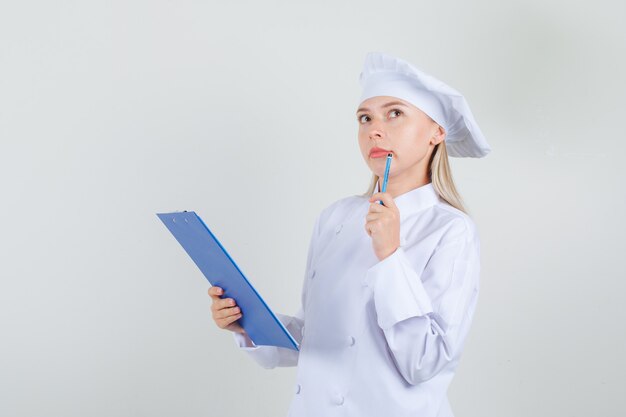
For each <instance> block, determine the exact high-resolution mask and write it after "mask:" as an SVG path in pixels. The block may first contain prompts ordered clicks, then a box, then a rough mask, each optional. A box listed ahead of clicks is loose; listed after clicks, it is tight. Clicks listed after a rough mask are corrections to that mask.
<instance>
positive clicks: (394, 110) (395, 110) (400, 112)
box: [389, 109, 402, 115]
mask: <svg viewBox="0 0 626 417" xmlns="http://www.w3.org/2000/svg"><path fill="white" fill-rule="evenodd" d="M393 112H398V115H400V114H402V111H400V110H398V109H393V110H391V111H390V112H389V114H391V113H393Z"/></svg>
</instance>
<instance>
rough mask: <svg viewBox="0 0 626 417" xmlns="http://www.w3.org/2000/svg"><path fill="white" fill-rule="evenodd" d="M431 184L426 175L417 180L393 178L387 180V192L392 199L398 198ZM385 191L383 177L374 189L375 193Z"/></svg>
mask: <svg viewBox="0 0 626 417" xmlns="http://www.w3.org/2000/svg"><path fill="white" fill-rule="evenodd" d="M428 183H430V180H429V179H428V176H426V175H424V176H422V177H420V178H418V179H415V178H406V179H401V178H396V177H394V178H391V177H389V178H388V179H387V190H386V191H385V192H387V193H389V194H391V197H392V198H396V197H397V196H399V195H402V194H404V193H407V192H409V191H411V190H414V189H416V188H419V187H421V186H423V185H426V184H428ZM382 189H383V179H382V178H381V177H379V178H378V185H377V187H376V188H375V189H374V192H379V190H380V191H382Z"/></svg>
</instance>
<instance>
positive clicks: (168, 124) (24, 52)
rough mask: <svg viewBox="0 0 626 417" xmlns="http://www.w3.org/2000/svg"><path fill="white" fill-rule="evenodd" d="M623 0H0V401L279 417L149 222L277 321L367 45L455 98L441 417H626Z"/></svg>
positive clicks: (197, 279)
mask: <svg viewBox="0 0 626 417" xmlns="http://www.w3.org/2000/svg"><path fill="white" fill-rule="evenodd" d="M624 16H626V3H624V2H623V1H617V0H614V1H606V0H601V1H597V2H594V3H589V2H584V3H583V2H571V1H565V0H561V1H552V2H545V1H538V0H535V1H515V2H493V1H486V0H483V1H466V2H423V1H400V2H398V1H390V2H381V1H376V2H375V1H359V2H338V1H333V2H330V1H328V2H324V1H316V2H308V3H299V2H287V1H284V2H277V1H273V2H268V1H265V2H253V1H236V2H216V1H163V0H153V1H87V2H78V1H73V2H70V1H56V2H48V1H13V2H10V1H6V0H2V2H1V3H0V185H1V188H0V190H1V204H0V217H1V219H2V220H1V225H2V228H1V230H0V257H1V260H0V415H1V416H11V417H13V416H14V417H26V416H28V417H31V416H32V417H34V416H44V415H45V416H47V417H56V416H59V417H60V416H63V417H73V416H94V417H100V416H150V417H157V416H172V415H181V416H188V417H191V416H217V415H222V414H226V413H228V414H229V415H234V416H243V415H253V414H254V415H259V416H269V415H272V416H281V415H286V411H287V407H288V404H289V401H290V400H291V397H292V395H293V381H294V380H295V372H296V368H280V369H274V370H265V369H262V368H260V367H259V366H257V365H256V364H255V363H254V362H253V361H252V360H251V359H250V358H248V357H247V355H246V354H245V353H244V352H242V351H239V350H238V349H237V348H236V347H235V345H234V341H233V340H232V336H231V335H230V334H229V333H228V332H226V331H224V330H220V329H218V328H217V327H216V326H215V325H214V323H213V321H212V319H211V316H210V298H209V297H208V295H207V290H208V288H209V284H208V282H207V281H206V279H205V278H204V276H202V275H201V273H200V272H199V270H198V269H197V268H196V267H195V265H194V264H193V263H192V261H191V260H190V259H189V258H188V257H187V255H186V254H185V253H184V252H183V250H182V248H180V247H179V245H178V243H177V242H176V241H175V240H174V239H173V237H172V236H171V235H170V234H169V232H168V231H167V230H166V229H165V227H164V226H163V224H161V222H160V221H159V219H158V218H157V217H156V215H155V213H157V212H165V211H175V210H195V211H196V212H197V213H198V214H200V216H202V218H203V219H204V220H205V221H206V222H207V224H208V225H209V226H210V227H211V228H212V230H213V231H214V232H215V233H216V235H217V236H218V238H220V239H221V240H222V242H223V243H224V245H225V246H226V247H227V248H228V249H229V252H230V253H231V255H233V257H234V258H235V259H236V260H237V261H238V263H239V265H240V266H241V267H242V269H243V271H244V272H245V273H246V274H247V276H248V277H249V278H250V279H251V281H252V282H253V284H254V285H255V287H256V288H257V289H258V290H259V292H260V293H261V294H262V295H263V297H264V298H265V300H266V301H267V302H268V304H269V305H270V306H271V307H272V308H273V309H274V310H275V311H277V312H283V313H286V314H292V313H294V312H295V311H296V309H297V307H298V305H299V301H300V291H301V285H302V280H303V274H304V267H305V260H306V251H307V244H308V240H309V237H310V233H311V230H312V227H313V222H314V219H315V216H316V215H317V214H318V213H319V211H320V210H321V209H322V208H324V207H326V206H327V205H328V204H330V203H332V202H333V201H335V200H337V199H339V198H343V197H345V196H348V195H352V194H358V193H362V192H364V191H365V189H366V187H367V185H368V182H369V180H370V175H371V174H370V171H369V169H368V168H367V165H366V164H365V162H364V161H363V157H362V156H361V154H360V151H359V148H358V145H357V121H356V117H355V116H354V112H355V111H356V106H357V104H358V102H357V100H358V97H359V95H360V86H359V84H358V75H359V72H360V70H361V67H362V64H363V60H364V58H365V54H366V53H367V52H368V51H383V52H387V53H390V54H392V55H396V56H399V57H402V58H404V59H406V60H408V61H409V62H412V63H413V64H415V65H416V66H418V67H420V68H421V69H423V70H424V71H426V72H428V73H431V74H433V75H435V76H436V77H438V78H440V79H442V80H444V81H445V82H446V83H448V84H449V85H451V86H452V87H454V88H456V89H458V90H459V91H461V92H462V93H463V94H464V95H465V96H466V98H467V100H468V102H469V104H470V106H471V109H472V111H473V113H474V115H475V116H476V119H477V121H478V123H479V124H480V126H481V128H482V130H483V132H484V134H485V136H486V138H487V141H488V142H489V144H490V145H491V147H492V148H493V151H492V152H491V154H489V155H488V156H487V157H486V158H482V159H459V158H451V159H450V162H451V165H452V169H453V174H454V180H455V181H456V184H457V186H458V188H459V190H460V192H461V194H462V196H463V198H464V200H465V202H466V203H467V206H468V208H469V210H470V214H471V215H472V217H473V219H474V221H475V222H476V224H477V226H478V229H479V233H480V236H481V244H482V263H481V271H482V272H481V293H480V296H479V302H478V307H477V311H476V315H475V318H474V323H473V325H472V330H471V331H470V335H469V338H468V340H467V342H466V346H465V351H464V353H463V358H462V360H461V363H460V366H459V368H458V372H457V375H456V377H455V379H454V381H453V383H452V385H451V387H450V390H449V397H450V401H451V403H452V407H453V410H454V412H455V415H456V416H457V417H479V416H480V417H487V416H493V417H501V416H508V417H515V416H520V417H522V416H528V415H533V416H535V417H540V416H546V417H553V416H570V417H573V416H581V417H583V416H584V417H587V416H590V415H598V416H618V415H621V413H623V410H624V409H625V408H626V400H625V397H624V395H623V392H624V390H625V388H626V387H625V384H624V382H623V377H624V374H625V371H626V366H625V365H626V364H625V360H624V352H625V351H626V343H625V342H626V340H625V339H626V326H625V324H624V323H625V319H626V309H624V302H623V298H624V293H625V290H626V285H625V281H626V274H625V271H624V269H625V268H624V254H623V253H624V249H625V246H626V245H624V232H625V231H626V230H625V229H626V228H625V220H624V216H623V213H624V212H626V201H625V200H626V196H625V193H624V187H623V184H622V181H623V180H624V178H626V177H625V174H626V169H625V164H624V162H623V153H624V151H625V150H626V146H625V144H624V140H625V139H626V135H625V134H624V129H623V127H622V121H623V120H624V114H625V113H626V101H625V100H624V95H625V93H626V82H625V77H624V74H625V73H626V42H625V41H624V39H626V26H624Z"/></svg>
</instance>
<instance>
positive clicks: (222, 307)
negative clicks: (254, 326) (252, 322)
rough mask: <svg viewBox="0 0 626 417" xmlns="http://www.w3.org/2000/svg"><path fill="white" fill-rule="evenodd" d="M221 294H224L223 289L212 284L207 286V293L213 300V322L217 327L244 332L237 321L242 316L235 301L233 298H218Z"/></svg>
mask: <svg viewBox="0 0 626 417" xmlns="http://www.w3.org/2000/svg"><path fill="white" fill-rule="evenodd" d="M222 294H224V290H223V289H222V288H220V287H216V286H212V287H211V288H209V295H210V296H211V299H212V300H213V304H211V312H212V314H213V320H214V321H215V324H217V327H219V328H220V329H225V330H230V331H231V332H235V333H241V334H245V333H246V331H245V330H244V329H243V327H241V326H240V325H239V323H237V320H239V319H240V318H241V316H242V314H241V309H240V308H239V307H237V303H236V302H235V300H234V299H232V298H220V295H222Z"/></svg>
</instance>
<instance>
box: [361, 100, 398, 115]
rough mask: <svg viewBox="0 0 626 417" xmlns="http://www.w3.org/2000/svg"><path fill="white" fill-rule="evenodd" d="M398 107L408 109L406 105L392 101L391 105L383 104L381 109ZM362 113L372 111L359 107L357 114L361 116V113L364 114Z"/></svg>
mask: <svg viewBox="0 0 626 417" xmlns="http://www.w3.org/2000/svg"><path fill="white" fill-rule="evenodd" d="M398 105H399V106H404V107H406V108H408V106H407V105H406V104H404V103H402V102H399V101H390V102H389V103H386V104H383V105H382V106H380V107H382V108H385V107H390V106H398ZM362 111H370V109H368V108H367V107H359V109H358V110H357V111H356V114H359V112H362Z"/></svg>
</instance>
